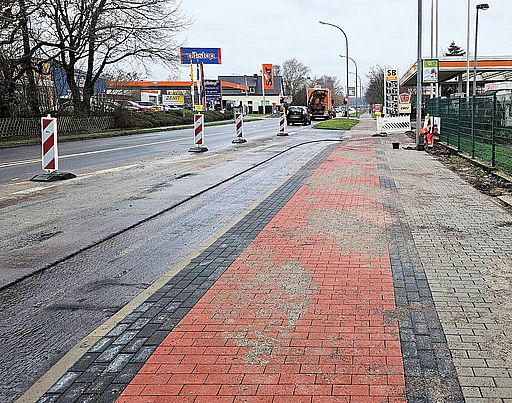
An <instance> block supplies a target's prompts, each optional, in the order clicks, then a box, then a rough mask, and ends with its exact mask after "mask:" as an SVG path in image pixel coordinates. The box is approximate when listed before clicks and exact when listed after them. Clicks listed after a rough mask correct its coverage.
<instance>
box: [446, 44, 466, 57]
mask: <svg viewBox="0 0 512 403" xmlns="http://www.w3.org/2000/svg"><path fill="white" fill-rule="evenodd" d="M444 55H445V56H465V55H466V52H465V51H464V49H462V48H461V47H460V46H458V45H456V44H455V41H452V43H451V44H450V46H448V49H447V51H446V52H445V53H444Z"/></svg>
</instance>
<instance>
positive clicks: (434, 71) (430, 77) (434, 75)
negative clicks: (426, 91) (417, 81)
mask: <svg viewBox="0 0 512 403" xmlns="http://www.w3.org/2000/svg"><path fill="white" fill-rule="evenodd" d="M438 77H439V60H437V59H426V60H423V84H436V83H437V81H438Z"/></svg>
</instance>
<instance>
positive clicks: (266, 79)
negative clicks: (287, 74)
mask: <svg viewBox="0 0 512 403" xmlns="http://www.w3.org/2000/svg"><path fill="white" fill-rule="evenodd" d="M262 71H263V88H264V89H266V90H272V89H274V67H273V66H272V65H271V64H264V65H263V66H262Z"/></svg>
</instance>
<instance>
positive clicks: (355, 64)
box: [340, 55, 361, 110]
mask: <svg viewBox="0 0 512 403" xmlns="http://www.w3.org/2000/svg"><path fill="white" fill-rule="evenodd" d="M340 57H347V58H349V59H350V60H352V62H353V63H354V66H355V67H356V110H357V77H359V74H357V63H356V61H355V60H354V59H352V58H351V57H349V56H344V55H340ZM359 83H361V81H359ZM347 92H348V84H347ZM347 95H348V94H347ZM359 95H361V93H359Z"/></svg>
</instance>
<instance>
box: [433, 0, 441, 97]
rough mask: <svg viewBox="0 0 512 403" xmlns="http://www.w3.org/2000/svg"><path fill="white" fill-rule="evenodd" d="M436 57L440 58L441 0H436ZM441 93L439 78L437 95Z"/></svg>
mask: <svg viewBox="0 0 512 403" xmlns="http://www.w3.org/2000/svg"><path fill="white" fill-rule="evenodd" d="M435 46H436V47H435V52H434V56H435V58H436V59H437V58H439V0H436V45H435ZM440 96H441V93H440V92H439V80H437V82H436V97H438V98H439V97H440Z"/></svg>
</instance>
